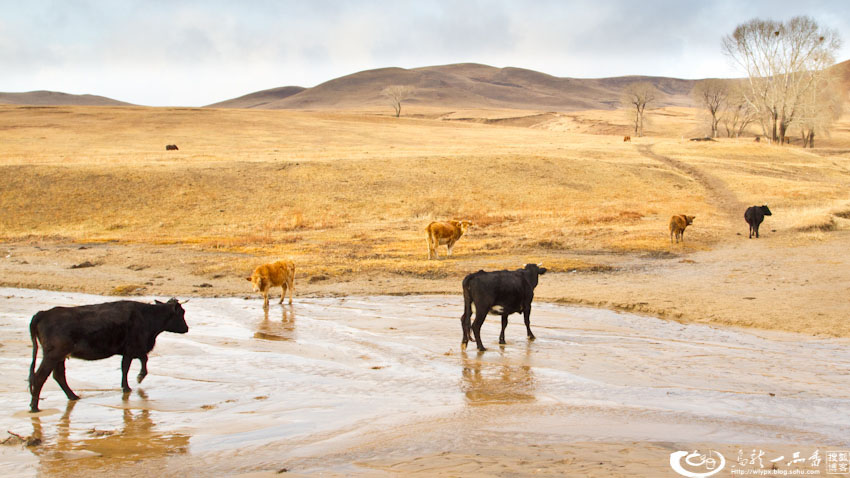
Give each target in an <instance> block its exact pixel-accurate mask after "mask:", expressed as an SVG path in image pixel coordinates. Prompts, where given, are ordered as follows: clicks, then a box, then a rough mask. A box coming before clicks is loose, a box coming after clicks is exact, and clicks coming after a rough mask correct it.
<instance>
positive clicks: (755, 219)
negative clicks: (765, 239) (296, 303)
mask: <svg viewBox="0 0 850 478" xmlns="http://www.w3.org/2000/svg"><path fill="white" fill-rule="evenodd" d="M772 215H773V213H771V212H770V209H768V208H767V205H763V206H750V207H748V208H747V211H746V212H745V213H744V220H746V221H747V224H749V225H750V239H752V238H753V233H755V235H756V239H758V237H759V226H760V225H761V223H762V221H764V216H772Z"/></svg>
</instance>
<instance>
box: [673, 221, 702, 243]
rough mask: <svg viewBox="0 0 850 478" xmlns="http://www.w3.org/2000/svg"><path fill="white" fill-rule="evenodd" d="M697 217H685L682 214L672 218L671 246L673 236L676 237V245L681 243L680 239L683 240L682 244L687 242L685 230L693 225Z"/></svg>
mask: <svg viewBox="0 0 850 478" xmlns="http://www.w3.org/2000/svg"><path fill="white" fill-rule="evenodd" d="M695 217H696V216H685V215H684V214H680V215H678V216H673V217H671V218H670V244H673V235H674V234H675V235H676V243H677V244H678V243H679V239H682V242H685V228H686V227H688V226H690V225H691V224H693V222H694V218H695Z"/></svg>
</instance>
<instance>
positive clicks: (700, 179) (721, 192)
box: [637, 144, 746, 226]
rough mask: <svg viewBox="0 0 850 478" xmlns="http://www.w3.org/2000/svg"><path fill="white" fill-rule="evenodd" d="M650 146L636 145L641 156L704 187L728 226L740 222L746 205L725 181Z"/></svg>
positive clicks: (710, 200)
mask: <svg viewBox="0 0 850 478" xmlns="http://www.w3.org/2000/svg"><path fill="white" fill-rule="evenodd" d="M652 147H653V145H652V144H641V145H638V147H637V149H638V152H639V153H640V154H642V155H643V156H645V157H647V158H649V159H652V160H654V161H658V162H659V163H662V164H665V165H667V166H669V167H670V168H672V169H675V170H676V171H679V172H681V173H683V174H685V175H687V176H689V177H691V178H692V179H693V180H695V181H696V182H697V183H699V184H700V185H701V186H702V187H704V188H705V189H706V191H707V192H708V194H709V198H708V200H709V203H711V204H712V205H713V206H715V207H717V209H718V210H720V211H721V212H722V213H723V214H724V215H725V216H726V217H727V219H728V220H729V224H730V226H731V225H732V224H733V223H734V222H740V221H739V219H740V217H742V214H743V213H742V211H743V210H744V209H745V208H746V206H745V205H744V203H742V202H741V201H740V200H739V199H738V196H737V195H736V194H735V193H734V192H732V190H730V189H729V188H728V187H727V186H726V183H725V182H723V181H722V180H720V179H719V178H717V177H715V176H713V175H711V174H709V173H706V172H705V171H703V170H701V169H699V168H697V167H696V166H693V165H690V164H688V163H685V162H684V161H680V160H678V159H673V158H671V157H668V156H662V155H660V154H657V153H655V152H654V151H653V150H652Z"/></svg>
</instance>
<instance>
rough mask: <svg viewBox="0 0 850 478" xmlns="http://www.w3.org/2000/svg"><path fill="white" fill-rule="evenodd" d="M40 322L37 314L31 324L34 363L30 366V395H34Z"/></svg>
mask: <svg viewBox="0 0 850 478" xmlns="http://www.w3.org/2000/svg"><path fill="white" fill-rule="evenodd" d="M38 322H39V315H38V314H35V315H34V316H33V317H32V321H31V322H30V338H31V339H32V363H31V364H30V376H29V384H30V394H32V384H33V379H34V378H35V361H36V358H37V357H38Z"/></svg>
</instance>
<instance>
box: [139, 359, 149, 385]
mask: <svg viewBox="0 0 850 478" xmlns="http://www.w3.org/2000/svg"><path fill="white" fill-rule="evenodd" d="M139 363H141V364H142V369H141V370H140V371H139V375H137V376H136V382H138V383H142V380H144V379H145V377H146V376H147V375H148V356H147V354H145V355H142V356H141V357H139Z"/></svg>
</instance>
